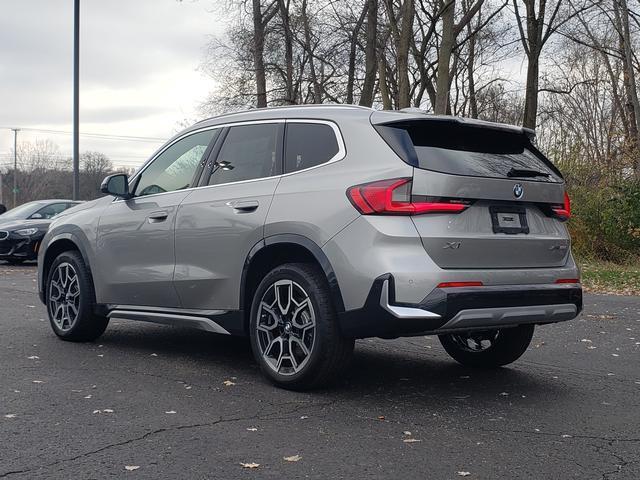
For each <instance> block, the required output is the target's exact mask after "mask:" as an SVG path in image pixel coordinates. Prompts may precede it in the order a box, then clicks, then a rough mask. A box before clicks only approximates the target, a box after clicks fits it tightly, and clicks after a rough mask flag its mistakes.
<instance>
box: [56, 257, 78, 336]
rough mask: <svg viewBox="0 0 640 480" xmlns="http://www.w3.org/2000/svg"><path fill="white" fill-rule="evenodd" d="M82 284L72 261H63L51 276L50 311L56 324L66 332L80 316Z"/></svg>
mask: <svg viewBox="0 0 640 480" xmlns="http://www.w3.org/2000/svg"><path fill="white" fill-rule="evenodd" d="M79 309H80V284H79V281H78V273H77V272H76V270H75V268H74V267H73V265H71V264H70V263H67V262H65V263H61V264H60V265H58V266H57V267H56V270H55V271H54V272H53V275H52V276H51V282H50V284H49V312H50V313H51V319H52V320H53V322H54V323H55V324H56V326H57V327H58V328H59V329H60V330H62V331H63V332H66V331H68V330H70V329H71V328H72V327H73V325H74V324H75V322H76V320H77V318H78V310H79Z"/></svg>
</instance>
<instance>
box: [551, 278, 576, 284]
mask: <svg viewBox="0 0 640 480" xmlns="http://www.w3.org/2000/svg"><path fill="white" fill-rule="evenodd" d="M556 283H580V279H579V278H559V279H557V280H556Z"/></svg>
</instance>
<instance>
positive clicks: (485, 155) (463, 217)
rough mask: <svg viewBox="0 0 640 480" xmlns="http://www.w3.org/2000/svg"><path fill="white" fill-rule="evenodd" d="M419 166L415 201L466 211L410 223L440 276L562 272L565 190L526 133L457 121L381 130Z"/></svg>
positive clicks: (399, 125) (417, 218)
mask: <svg viewBox="0 0 640 480" xmlns="http://www.w3.org/2000/svg"><path fill="white" fill-rule="evenodd" d="M436 118H437V117H436ZM377 128H378V131H379V132H380V133H381V134H382V135H383V137H387V138H391V140H390V141H389V140H388V142H389V143H390V145H392V146H394V145H395V146H396V148H395V149H396V150H397V151H398V147H397V145H403V146H404V147H403V149H402V150H403V151H402V152H401V153H400V154H401V156H403V157H404V159H405V161H408V162H410V163H412V164H413V165H414V167H415V168H414V175H413V186H412V196H413V198H414V200H418V201H448V202H461V203H465V204H468V205H469V206H468V208H467V209H465V210H464V211H463V212H461V213H457V214H429V215H417V216H413V217H412V219H413V222H414V224H415V226H416V228H417V229H418V232H419V234H420V236H421V237H422V243H423V245H424V247H425V249H426V251H427V252H428V253H429V255H430V257H431V258H432V259H433V260H434V261H435V262H436V263H437V264H438V265H439V266H440V267H442V268H465V269H466V268H483V269H485V268H533V267H558V266H562V265H564V264H565V263H566V260H567V255H568V252H569V236H568V233H567V230H566V227H565V225H564V224H563V223H562V221H561V220H560V219H559V218H558V215H557V212H558V211H560V210H561V209H562V208H563V203H564V199H565V185H564V180H563V179H562V176H561V175H560V173H559V172H558V171H557V169H555V167H553V165H552V164H551V163H550V162H549V161H548V160H547V159H546V158H544V156H543V155H542V154H541V153H540V152H538V151H537V149H536V148H535V147H534V146H533V145H532V144H531V142H530V140H529V137H528V135H527V134H526V132H523V131H522V130H520V129H516V128H508V127H502V126H496V125H492V124H490V125H482V124H476V123H470V124H467V123H464V122H460V121H459V120H455V119H449V120H444V119H438V120H411V121H405V122H395V123H393V124H387V125H385V126H378V127H377Z"/></svg>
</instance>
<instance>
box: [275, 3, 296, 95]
mask: <svg viewBox="0 0 640 480" xmlns="http://www.w3.org/2000/svg"><path fill="white" fill-rule="evenodd" d="M278 5H279V7H280V18H281V20H282V27H283V31H284V58H285V64H286V66H285V68H286V70H285V72H286V79H285V91H286V98H285V101H286V102H287V103H288V104H290V105H295V103H296V99H295V98H294V94H293V34H292V32H291V25H290V24H289V2H288V1H287V3H286V4H285V1H284V0H278Z"/></svg>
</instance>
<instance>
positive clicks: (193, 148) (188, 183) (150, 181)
mask: <svg viewBox="0 0 640 480" xmlns="http://www.w3.org/2000/svg"><path fill="white" fill-rule="evenodd" d="M216 135H218V130H217V129H212V130H205V131H204V132H199V133H194V134H193V135H189V136H188V137H185V138H183V139H182V140H178V141H177V142H176V143H174V144H173V145H171V146H170V147H169V148H167V149H166V150H165V151H164V152H162V153H161V154H160V155H159V156H158V157H156V159H155V160H154V161H153V162H152V163H151V165H149V166H148V167H147V168H146V169H145V170H144V171H143V172H142V174H141V176H140V180H139V181H138V185H137V186H136V196H137V197H143V196H145V195H153V194H156V193H164V192H173V191H176V190H184V189H185V188H189V187H192V186H193V185H192V182H193V177H194V176H195V173H196V170H197V169H198V165H199V163H200V162H201V161H202V160H203V158H202V157H203V156H204V153H205V152H206V150H207V147H208V146H209V144H210V143H211V141H212V140H213V139H214V137H215V136H216Z"/></svg>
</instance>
